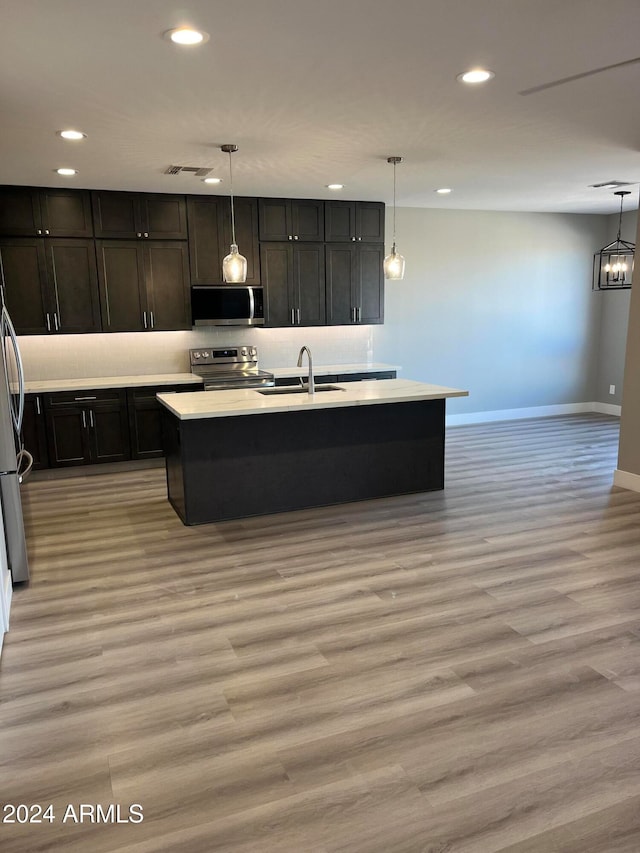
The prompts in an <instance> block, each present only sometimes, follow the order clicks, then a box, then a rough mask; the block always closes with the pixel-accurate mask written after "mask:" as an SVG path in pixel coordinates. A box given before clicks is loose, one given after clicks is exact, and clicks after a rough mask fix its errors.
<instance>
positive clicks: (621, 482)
mask: <svg viewBox="0 0 640 853" xmlns="http://www.w3.org/2000/svg"><path fill="white" fill-rule="evenodd" d="M613 485H614V486H620V488H621V489H629V490H630V491H631V492H640V474H632V473H631V472H630V471H621V470H620V469H619V468H616V470H615V471H614V472H613Z"/></svg>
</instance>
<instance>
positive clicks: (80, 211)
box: [40, 189, 93, 237]
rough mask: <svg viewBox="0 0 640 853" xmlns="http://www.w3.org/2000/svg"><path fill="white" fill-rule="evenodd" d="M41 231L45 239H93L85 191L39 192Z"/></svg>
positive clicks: (87, 197)
mask: <svg viewBox="0 0 640 853" xmlns="http://www.w3.org/2000/svg"><path fill="white" fill-rule="evenodd" d="M40 212H41V217H42V229H43V232H44V235H45V236H47V237H93V221H92V219H91V199H90V196H89V192H88V191H87V190H54V189H43V190H41V191H40Z"/></svg>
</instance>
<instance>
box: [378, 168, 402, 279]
mask: <svg viewBox="0 0 640 853" xmlns="http://www.w3.org/2000/svg"><path fill="white" fill-rule="evenodd" d="M387 163H393V246H392V247H391V254H390V255H387V257H386V258H385V259H384V263H383V265H382V267H383V269H384V277H385V278H388V279H391V280H392V281H400V279H403V278H404V258H403V256H402V255H401V254H399V253H398V252H396V166H397V164H398V163H402V157H387Z"/></svg>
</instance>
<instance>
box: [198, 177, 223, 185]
mask: <svg viewBox="0 0 640 853" xmlns="http://www.w3.org/2000/svg"><path fill="white" fill-rule="evenodd" d="M202 180H203V181H204V183H205V184H221V183H222V178H203V179H202Z"/></svg>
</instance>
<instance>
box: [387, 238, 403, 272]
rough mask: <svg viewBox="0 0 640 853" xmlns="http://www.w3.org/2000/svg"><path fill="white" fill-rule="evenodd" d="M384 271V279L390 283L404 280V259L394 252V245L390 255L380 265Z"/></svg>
mask: <svg viewBox="0 0 640 853" xmlns="http://www.w3.org/2000/svg"><path fill="white" fill-rule="evenodd" d="M382 267H383V269H384V277H385V278H388V279H390V280H391V281H400V279H403V278H404V257H403V255H401V254H400V253H399V252H396V244H395V243H394V244H393V248H392V249H391V254H390V255H387V257H386V258H385V259H384V263H383V265H382Z"/></svg>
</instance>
